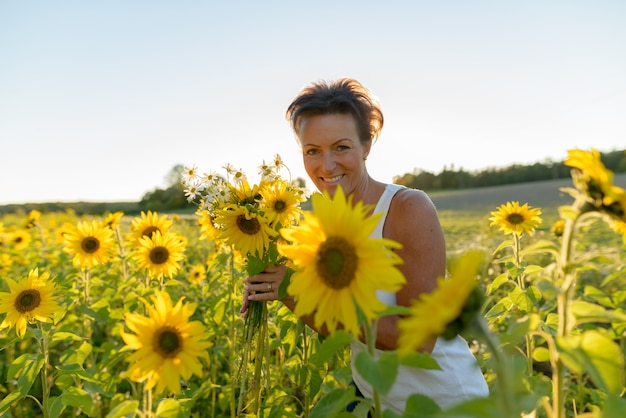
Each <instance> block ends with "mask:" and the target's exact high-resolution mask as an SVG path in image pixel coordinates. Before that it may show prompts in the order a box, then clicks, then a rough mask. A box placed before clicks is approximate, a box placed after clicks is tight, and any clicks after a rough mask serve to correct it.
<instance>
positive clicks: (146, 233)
mask: <svg viewBox="0 0 626 418" xmlns="http://www.w3.org/2000/svg"><path fill="white" fill-rule="evenodd" d="M156 231H160V229H159V228H157V227H156V226H149V227H147V228H146V229H144V230H143V233H142V234H141V235H142V236H144V237H152V234H154V233H155V232H156Z"/></svg>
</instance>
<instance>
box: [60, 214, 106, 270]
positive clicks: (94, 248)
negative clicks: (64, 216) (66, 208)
mask: <svg viewBox="0 0 626 418" xmlns="http://www.w3.org/2000/svg"><path fill="white" fill-rule="evenodd" d="M64 239H65V247H64V248H63V251H65V252H66V253H68V254H70V255H73V256H74V258H73V259H72V263H73V264H74V265H75V266H79V267H81V268H88V267H93V266H96V265H99V264H103V263H106V262H107V261H110V260H111V258H112V256H113V253H114V251H115V248H116V247H115V239H114V237H113V231H111V229H109V228H107V227H106V226H104V225H103V224H102V223H100V222H98V221H96V220H92V221H82V222H79V223H78V225H77V226H72V227H71V228H69V229H68V230H67V231H66V232H65V234H64Z"/></svg>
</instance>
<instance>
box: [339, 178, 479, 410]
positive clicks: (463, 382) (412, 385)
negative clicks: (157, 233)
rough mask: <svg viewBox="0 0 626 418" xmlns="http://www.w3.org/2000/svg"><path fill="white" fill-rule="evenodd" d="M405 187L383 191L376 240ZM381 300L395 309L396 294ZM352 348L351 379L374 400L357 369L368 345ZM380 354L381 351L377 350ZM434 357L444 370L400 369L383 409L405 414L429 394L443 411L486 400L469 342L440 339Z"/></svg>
mask: <svg viewBox="0 0 626 418" xmlns="http://www.w3.org/2000/svg"><path fill="white" fill-rule="evenodd" d="M402 188H403V186H399V185H395V184H388V185H387V187H386V188H385V191H384V192H383V194H382V196H381V197H380V200H379V201H378V204H377V205H376V208H375V209H374V213H378V212H382V213H383V215H382V217H381V218H380V220H379V222H378V226H377V227H376V229H375V230H374V232H373V233H372V237H373V238H382V233H383V226H384V225H385V219H386V217H387V212H388V211H389V206H390V204H391V200H392V199H393V196H394V195H395V194H396V192H397V191H398V190H400V189H402ZM377 296H378V298H379V299H380V300H381V301H382V302H384V303H385V304H386V305H388V306H396V305H397V301H396V294H395V293H390V292H384V291H377ZM350 347H351V365H352V377H353V379H354V382H355V383H356V385H357V387H358V388H359V390H360V391H361V393H362V394H363V396H365V397H366V398H370V399H371V398H372V397H373V393H372V387H371V385H370V384H369V383H367V382H366V381H365V379H363V377H361V375H359V373H358V371H357V370H356V367H355V359H356V355H357V354H358V353H359V352H360V351H362V350H367V347H366V346H365V344H363V343H361V342H360V341H353V342H352V343H351V344H350ZM376 352H377V354H379V353H380V352H381V350H378V349H377V350H376ZM431 356H432V357H433V358H434V359H435V360H436V361H437V363H438V364H439V366H440V367H441V370H428V369H419V368H415V367H409V366H402V365H400V366H399V368H398V375H397V377H396V381H395V383H394V384H393V386H392V387H391V390H390V391H389V393H387V395H385V396H382V395H380V402H381V407H382V409H383V410H385V409H391V410H393V411H395V412H397V413H402V412H404V410H405V408H406V401H407V399H408V397H409V396H410V395H412V394H414V393H419V394H422V395H426V396H428V397H430V398H431V399H432V400H434V401H435V402H436V403H437V404H438V405H439V406H440V407H441V408H442V409H447V408H449V407H451V406H453V405H455V404H457V403H460V402H462V401H465V400H468V399H471V398H477V397H487V396H488V395H489V388H488V387H487V383H486V381H485V378H484V376H483V374H482V372H481V370H480V368H479V366H478V364H477V362H476V358H475V357H474V355H473V354H472V352H471V351H470V350H469V347H468V345H467V342H466V341H465V340H464V339H463V338H462V337H460V336H457V337H456V338H453V339H452V340H445V339H444V338H441V337H439V338H438V339H437V341H436V343H435V347H434V348H433V351H432V353H431Z"/></svg>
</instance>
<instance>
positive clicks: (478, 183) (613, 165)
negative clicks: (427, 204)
mask: <svg viewBox="0 0 626 418" xmlns="http://www.w3.org/2000/svg"><path fill="white" fill-rule="evenodd" d="M600 154H601V158H602V162H603V163H604V165H605V166H606V167H607V168H608V169H609V170H611V171H613V172H615V173H624V172H626V150H622V151H611V152H606V153H600ZM570 170H571V167H568V166H566V165H565V164H564V163H563V161H560V162H553V161H546V162H543V163H534V164H531V165H520V164H514V165H511V166H507V167H503V168H487V169H485V170H482V171H475V172H469V171H465V170H463V169H459V170H455V169H454V167H451V168H447V167H446V168H444V169H443V170H442V171H441V172H440V173H439V174H433V173H431V172H428V171H423V170H416V171H414V172H413V173H407V174H404V175H400V176H395V177H394V178H393V182H394V183H397V184H402V185H404V186H407V187H410V188H413V189H421V190H428V191H434V190H454V189H469V188H475V187H487V186H500V185H503V184H515V183H528V182H533V181H542V180H554V179H562V178H568V177H570Z"/></svg>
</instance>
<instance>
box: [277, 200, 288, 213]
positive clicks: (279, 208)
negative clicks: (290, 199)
mask: <svg viewBox="0 0 626 418" xmlns="http://www.w3.org/2000/svg"><path fill="white" fill-rule="evenodd" d="M285 209H287V204H286V203H285V202H283V201H282V200H277V201H276V202H275V203H274V210H275V211H276V212H278V213H280V212H283V211H284V210H285Z"/></svg>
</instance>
